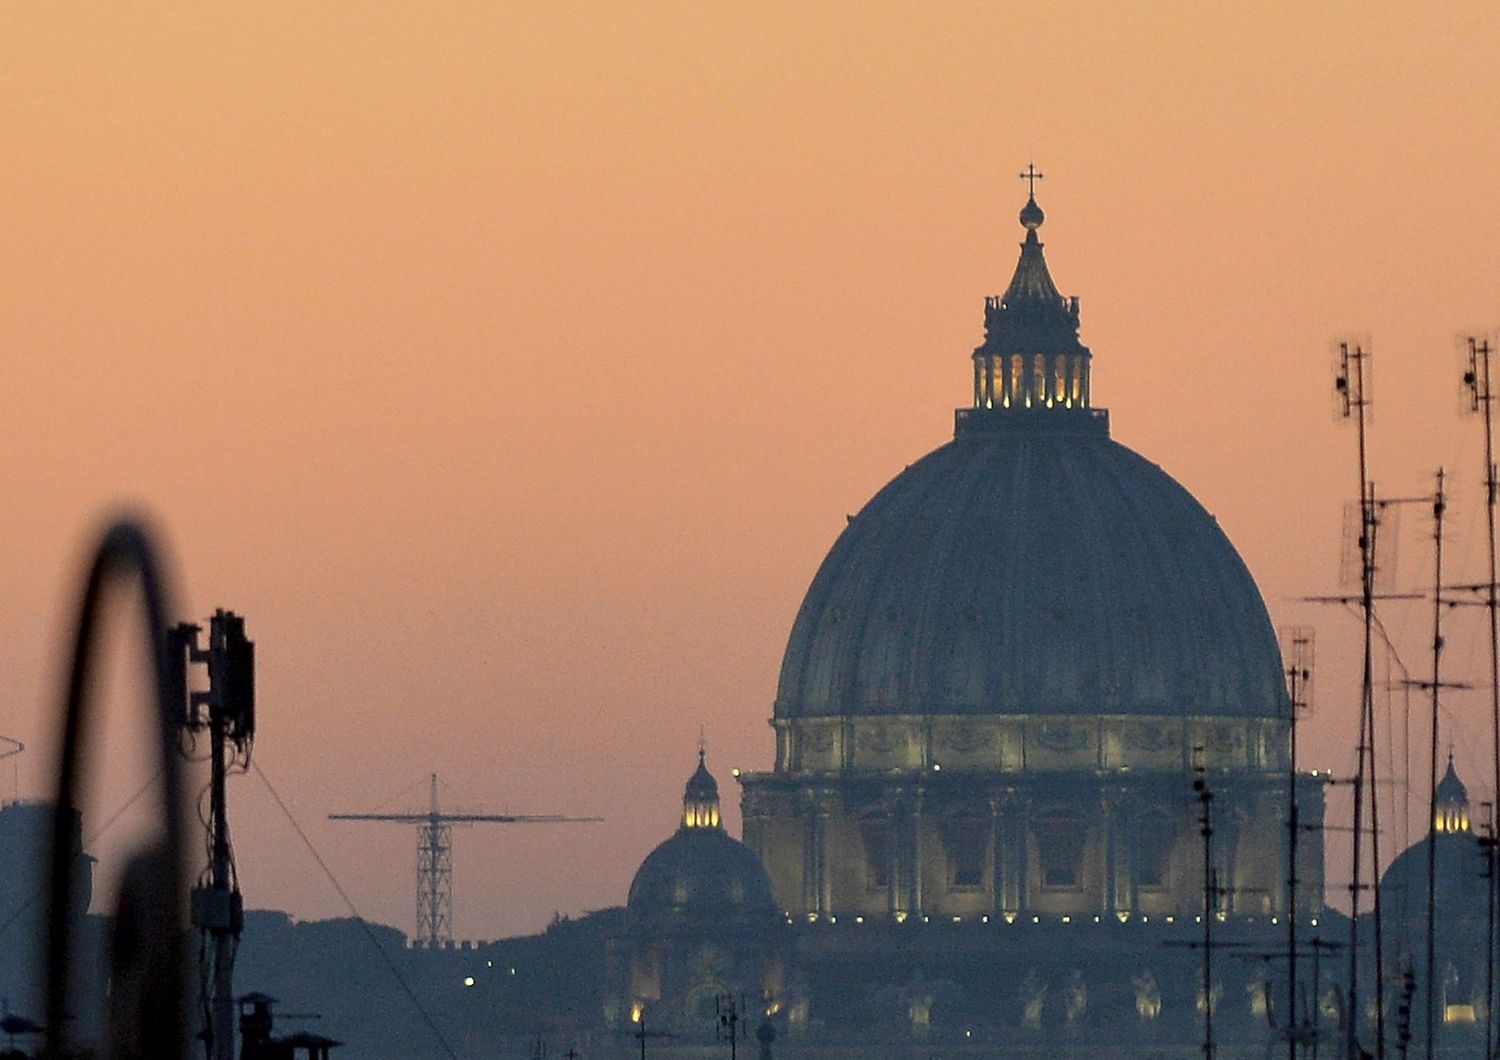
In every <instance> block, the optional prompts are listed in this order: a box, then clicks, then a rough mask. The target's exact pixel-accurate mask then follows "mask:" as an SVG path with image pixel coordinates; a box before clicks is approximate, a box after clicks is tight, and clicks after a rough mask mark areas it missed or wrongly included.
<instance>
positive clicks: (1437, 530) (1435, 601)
mask: <svg viewBox="0 0 1500 1060" xmlns="http://www.w3.org/2000/svg"><path fill="white" fill-rule="evenodd" d="M1443 508H1444V496H1443V470H1442V468H1439V469H1438V473H1437V492H1436V494H1434V496H1433V499H1432V527H1433V529H1432V555H1433V560H1432V563H1433V569H1432V584H1433V592H1432V731H1431V736H1430V738H1431V741H1432V746H1431V748H1430V749H1429V753H1428V798H1427V983H1426V1010H1427V1048H1426V1052H1425V1055H1426V1057H1427V1060H1432V1057H1433V1053H1434V1051H1435V1049H1436V1047H1437V1033H1438V1030H1437V1028H1438V1025H1437V1018H1436V1014H1437V941H1436V940H1437V934H1436V927H1437V921H1436V916H1435V912H1434V897H1435V894H1434V892H1435V891H1436V889H1437V835H1438V830H1437V785H1438V699H1439V693H1440V691H1441V689H1442V672H1441V666H1442V657H1443Z"/></svg>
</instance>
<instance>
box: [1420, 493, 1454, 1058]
mask: <svg viewBox="0 0 1500 1060" xmlns="http://www.w3.org/2000/svg"><path fill="white" fill-rule="evenodd" d="M1436 478H1437V485H1436V489H1435V490H1434V492H1433V495H1432V563H1433V570H1432V680H1430V681H1417V682H1413V683H1414V684H1415V685H1416V686H1417V687H1418V688H1421V689H1424V690H1425V691H1428V692H1430V693H1431V694H1432V718H1431V731H1430V733H1429V737H1430V746H1429V748H1428V798H1427V973H1426V974H1427V981H1426V983H1424V984H1423V1002H1424V1012H1425V1014H1426V1015H1425V1018H1426V1022H1427V1026H1426V1028H1425V1031H1426V1043H1425V1053H1424V1055H1425V1056H1426V1057H1427V1060H1432V1057H1433V1053H1434V1050H1435V1049H1436V1048H1437V1026H1438V1025H1437V942H1436V938H1437V936H1436V927H1437V922H1436V919H1435V916H1434V899H1435V892H1436V889H1437V788H1438V747H1439V741H1438V712H1439V709H1440V708H1439V700H1440V698H1441V693H1442V691H1443V689H1445V688H1467V687H1468V685H1464V684H1455V683H1453V682H1445V681H1444V680H1443V677H1442V661H1443V608H1444V607H1445V606H1447V601H1446V600H1445V599H1444V598H1443V516H1444V515H1445V514H1446V513H1447V506H1448V502H1447V494H1446V493H1445V492H1444V488H1443V480H1444V476H1443V469H1442V468H1438V471H1437V476H1436Z"/></svg>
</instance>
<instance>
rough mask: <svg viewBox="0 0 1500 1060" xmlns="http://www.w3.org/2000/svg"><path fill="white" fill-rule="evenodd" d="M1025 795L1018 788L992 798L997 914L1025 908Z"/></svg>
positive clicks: (1006, 914)
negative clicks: (1019, 792) (1016, 790)
mask: <svg viewBox="0 0 1500 1060" xmlns="http://www.w3.org/2000/svg"><path fill="white" fill-rule="evenodd" d="M1028 810H1029V807H1028V804H1027V802H1026V799H1025V798H1024V797H1023V796H1021V795H1019V794H1018V793H1016V792H1015V791H1004V792H1000V793H998V794H996V795H994V796H992V797H991V798H990V825H991V831H992V834H993V836H994V839H993V840H992V842H993V844H994V884H993V887H994V899H995V914H996V915H998V916H1003V917H1011V918H1014V917H1016V916H1019V915H1020V914H1021V913H1022V912H1023V911H1024V910H1025V909H1026V905H1027V902H1026V858H1027V840H1026V835H1027V832H1028V831H1029V825H1028V821H1027V817H1028Z"/></svg>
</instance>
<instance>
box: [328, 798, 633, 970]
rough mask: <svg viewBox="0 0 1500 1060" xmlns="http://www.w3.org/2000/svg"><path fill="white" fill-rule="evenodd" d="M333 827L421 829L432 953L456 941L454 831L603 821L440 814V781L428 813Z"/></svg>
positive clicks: (377, 816) (420, 912)
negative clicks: (403, 826)
mask: <svg viewBox="0 0 1500 1060" xmlns="http://www.w3.org/2000/svg"><path fill="white" fill-rule="evenodd" d="M328 819H329V820H330V821H383V822H385V823H387V824H414V825H416V826H417V938H418V939H419V940H420V941H421V942H422V943H423V944H425V945H426V946H427V947H428V948H430V949H437V948H439V947H441V946H443V945H444V944H445V943H451V942H452V941H453V826H454V825H470V824H578V823H587V822H597V821H602V820H603V819H604V818H602V817H564V816H562V815H560V814H516V813H444V812H443V811H442V810H440V809H439V808H438V777H437V774H436V773H434V774H432V796H431V798H430V800H429V801H428V805H427V810H426V811H425V812H421V811H413V812H411V813H331V814H329V815H328Z"/></svg>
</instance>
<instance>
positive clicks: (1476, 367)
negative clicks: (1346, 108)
mask: <svg viewBox="0 0 1500 1060" xmlns="http://www.w3.org/2000/svg"><path fill="white" fill-rule="evenodd" d="M1464 341H1465V344H1466V345H1467V346H1468V354H1469V365H1468V368H1467V370H1466V371H1465V372H1464V386H1465V387H1467V388H1468V391H1469V409H1470V411H1472V412H1478V413H1481V414H1482V415H1483V416H1484V493H1485V513H1486V515H1487V516H1488V520H1489V521H1488V528H1489V533H1488V534H1487V535H1486V537H1485V544H1486V545H1487V546H1488V551H1489V562H1490V566H1489V580H1488V581H1487V582H1485V584H1484V585H1483V586H1482V588H1483V589H1484V594H1485V596H1484V603H1485V608H1486V610H1488V611H1489V617H1490V732H1491V735H1492V736H1493V739H1494V744H1493V754H1494V770H1495V774H1494V779H1495V787H1494V791H1495V793H1496V795H1495V798H1496V800H1497V802H1500V615H1497V610H1500V600H1497V588H1500V587H1497V585H1496V573H1495V501H1496V492H1497V489H1496V487H1497V476H1496V473H1495V416H1494V407H1495V395H1494V391H1493V390H1492V389H1491V388H1490V340H1489V339H1488V338H1479V337H1477V336H1474V335H1470V336H1468V337H1467V338H1466V339H1465V340H1464ZM1489 849H1490V852H1491V855H1492V854H1493V847H1491V848H1489ZM1492 875H1493V873H1492ZM1495 887H1496V881H1495V880H1494V879H1493V878H1492V879H1491V880H1490V881H1489V888H1490V905H1491V907H1493V906H1494V903H1495V894H1494V891H1495ZM1494 919H1495V918H1494V916H1493V915H1492V916H1490V917H1489V927H1488V930H1487V935H1488V938H1487V939H1486V958H1485V965H1486V968H1487V969H1488V970H1487V973H1486V976H1485V1013H1486V1015H1485V1021H1484V1056H1485V1060H1494V1056H1495V1018H1496V1014H1495V1003H1496V1000H1497V999H1496V997H1495V961H1496V959H1497V956H1500V955H1497V953H1496V942H1497V940H1496V936H1495V925H1494Z"/></svg>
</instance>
